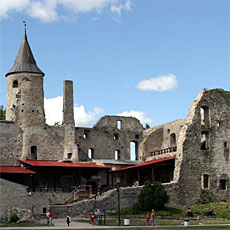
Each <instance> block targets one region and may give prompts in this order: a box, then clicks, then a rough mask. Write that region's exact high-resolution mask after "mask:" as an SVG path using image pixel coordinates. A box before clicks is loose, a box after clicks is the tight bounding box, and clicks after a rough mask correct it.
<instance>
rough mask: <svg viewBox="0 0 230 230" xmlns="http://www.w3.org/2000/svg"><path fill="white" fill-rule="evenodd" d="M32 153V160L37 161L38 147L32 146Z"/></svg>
mask: <svg viewBox="0 0 230 230" xmlns="http://www.w3.org/2000/svg"><path fill="white" fill-rule="evenodd" d="M30 153H31V159H32V160H37V159H38V156H37V146H31V148H30Z"/></svg>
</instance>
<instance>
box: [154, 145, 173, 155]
mask: <svg viewBox="0 0 230 230" xmlns="http://www.w3.org/2000/svg"><path fill="white" fill-rule="evenodd" d="M176 151H177V146H173V147H169V148H166V149H161V150H156V151H153V152H150V155H151V156H158V155H162V154H165V153H172V152H176Z"/></svg>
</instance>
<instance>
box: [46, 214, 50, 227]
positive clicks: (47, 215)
mask: <svg viewBox="0 0 230 230" xmlns="http://www.w3.org/2000/svg"><path fill="white" fill-rule="evenodd" d="M49 215H50V211H48V212H47V213H46V220H47V224H48V225H49V223H50V217H49Z"/></svg>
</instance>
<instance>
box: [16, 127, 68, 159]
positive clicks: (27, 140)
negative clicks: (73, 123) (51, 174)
mask: <svg viewBox="0 0 230 230" xmlns="http://www.w3.org/2000/svg"><path fill="white" fill-rule="evenodd" d="M63 138H64V131H63V127H55V126H52V127H51V126H48V125H46V126H45V127H44V128H43V127H29V128H26V129H24V130H23V142H24V145H23V148H24V151H23V153H24V155H23V156H22V157H21V158H22V159H31V146H36V147H37V159H38V160H62V159H63Z"/></svg>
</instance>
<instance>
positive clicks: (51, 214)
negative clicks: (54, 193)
mask: <svg viewBox="0 0 230 230" xmlns="http://www.w3.org/2000/svg"><path fill="white" fill-rule="evenodd" d="M53 216H54V214H53V213H52V212H51V211H49V225H50V226H54V224H53Z"/></svg>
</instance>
